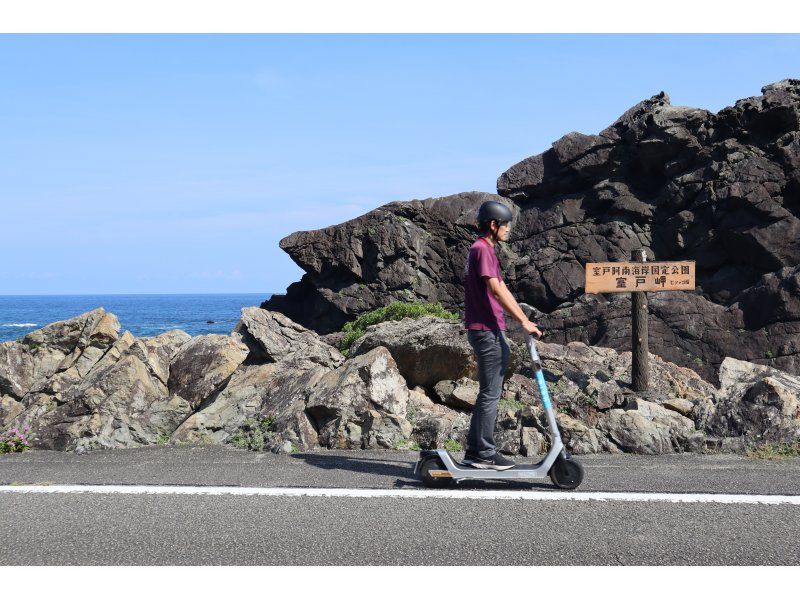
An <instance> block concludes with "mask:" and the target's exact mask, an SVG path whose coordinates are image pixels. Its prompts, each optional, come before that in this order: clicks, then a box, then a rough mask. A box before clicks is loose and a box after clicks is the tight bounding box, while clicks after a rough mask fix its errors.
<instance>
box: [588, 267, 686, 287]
mask: <svg viewBox="0 0 800 598" xmlns="http://www.w3.org/2000/svg"><path fill="white" fill-rule="evenodd" d="M693 289H694V262H599V263H595V264H586V292H587V293H634V292H637V291H647V292H654V291H691V290H693Z"/></svg>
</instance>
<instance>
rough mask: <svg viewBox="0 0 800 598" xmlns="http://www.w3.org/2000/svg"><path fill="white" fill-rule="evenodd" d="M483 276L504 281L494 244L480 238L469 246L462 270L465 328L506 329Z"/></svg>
mask: <svg viewBox="0 0 800 598" xmlns="http://www.w3.org/2000/svg"><path fill="white" fill-rule="evenodd" d="M484 276H488V277H489V278H496V279H497V280H500V281H502V280H503V277H502V276H501V275H500V261H499V260H498V259H497V254H495V252H494V247H492V246H491V245H489V242H488V241H487V240H486V239H484V238H483V237H481V238H479V239H478V240H477V241H475V242H474V243H473V244H472V247H470V248H469V256H468V257H467V266H466V268H465V269H464V327H465V328H467V329H468V330H505V329H506V319H505V317H504V315H503V306H502V305H500V302H499V301H498V300H497V299H496V298H495V296H494V295H493V294H492V292H491V291H490V290H489V287H488V286H487V285H486V281H484V280H483V277H484Z"/></svg>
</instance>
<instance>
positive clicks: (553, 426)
mask: <svg viewBox="0 0 800 598" xmlns="http://www.w3.org/2000/svg"><path fill="white" fill-rule="evenodd" d="M528 350H530V352H531V359H533V370H534V373H535V375H536V384H537V385H538V386H539V394H540V395H541V396H542V405H543V406H544V409H545V412H546V413H547V424H548V426H549V427H550V432H551V433H552V435H553V441H555V440H556V439H558V441H559V443H560V442H561V433H560V432H559V431H558V424H557V423H556V416H555V413H553V404H552V403H551V402H550V392H549V391H548V390H547V384H545V381H544V372H542V361H541V359H540V358H539V352H538V351H537V350H536V341H535V340H534V338H533V335H532V334H531V335H529V336H528Z"/></svg>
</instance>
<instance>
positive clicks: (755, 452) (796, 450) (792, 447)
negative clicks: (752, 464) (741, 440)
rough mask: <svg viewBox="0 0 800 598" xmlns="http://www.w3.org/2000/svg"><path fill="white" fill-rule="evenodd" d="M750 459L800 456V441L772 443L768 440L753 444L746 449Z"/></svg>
mask: <svg viewBox="0 0 800 598" xmlns="http://www.w3.org/2000/svg"><path fill="white" fill-rule="evenodd" d="M745 455H746V456H747V458H748V459H767V460H769V461H780V460H781V459H790V458H792V457H800V442H794V443H791V444H789V443H785V442H783V443H772V442H768V443H766V444H762V445H759V446H753V447H750V448H748V449H747V450H746V451H745Z"/></svg>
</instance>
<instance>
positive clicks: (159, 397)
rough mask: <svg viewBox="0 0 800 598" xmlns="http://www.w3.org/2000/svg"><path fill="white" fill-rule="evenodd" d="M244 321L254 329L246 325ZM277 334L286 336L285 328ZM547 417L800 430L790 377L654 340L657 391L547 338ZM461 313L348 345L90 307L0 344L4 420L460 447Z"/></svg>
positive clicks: (214, 439)
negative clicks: (155, 326) (124, 318)
mask: <svg viewBox="0 0 800 598" xmlns="http://www.w3.org/2000/svg"><path fill="white" fill-rule="evenodd" d="M247 335H249V336H247ZM281 339H295V340H294V341H293V342H291V343H288V344H287V343H283V342H282V341H281ZM539 349H540V354H541V356H542V360H543V365H544V369H545V372H546V377H547V380H548V384H549V386H550V390H551V394H552V396H553V402H554V406H555V408H556V410H557V419H558V423H559V426H560V428H561V431H562V434H563V437H564V440H565V444H566V445H567V447H568V448H569V450H571V451H573V452H575V453H578V454H581V453H593V452H602V451H606V452H619V451H624V452H634V453H643V454H663V453H672V452H682V451H706V450H741V449H743V448H745V447H747V446H751V445H755V444H760V443H763V442H787V443H791V442H797V441H800V377H798V376H793V375H791V374H787V373H785V372H782V371H779V370H776V369H774V368H771V367H767V366H762V365H756V364H751V363H747V362H743V361H739V360H735V359H732V358H726V359H725V360H724V362H723V364H722V367H721V369H720V371H719V374H718V376H719V379H720V380H721V387H720V388H716V387H714V386H713V385H711V384H709V383H708V382H706V381H705V380H703V379H702V378H701V377H700V376H699V375H698V374H697V373H695V372H694V371H693V370H691V369H688V368H683V367H680V366H677V365H675V364H673V363H670V362H667V361H664V360H662V359H661V358H659V357H658V356H655V355H653V356H651V358H652V369H653V375H652V376H651V379H652V381H653V384H652V389H651V390H650V391H649V392H647V393H634V392H632V391H631V388H630V362H631V355H630V353H629V352H622V353H619V352H617V351H615V350H614V349H611V348H605V347H590V346H588V345H586V344H584V343H581V342H570V343H568V344H566V345H560V344H551V343H540V345H539ZM526 351H527V349H526V348H525V347H523V346H520V345H518V344H516V343H514V342H513V341H512V355H513V356H514V359H515V364H514V367H513V368H510V369H509V372H508V375H507V379H506V382H505V386H504V392H503V398H502V400H501V402H500V407H499V413H498V419H497V429H496V439H497V442H498V448H499V449H500V450H502V451H503V452H506V453H509V454H517V453H519V454H523V455H528V456H534V455H537V454H540V453H542V452H544V451H546V450H547V448H548V446H549V435H548V431H547V424H546V418H545V417H544V413H543V411H542V408H541V406H540V400H539V395H538V388H537V386H536V384H535V382H534V381H533V378H532V375H533V373H532V371H531V369H530V366H531V364H530V357H529V356H528V355H527V353H526ZM475 377H476V371H475V364H474V357H473V355H472V352H471V350H470V349H469V345H468V344H467V341H466V338H465V336H464V335H463V334H462V330H461V327H460V324H459V323H458V322H453V321H451V320H444V319H438V318H431V317H424V318H421V319H419V320H414V319H410V318H407V319H405V320H401V321H397V322H384V323H381V324H377V325H374V326H370V327H369V328H368V329H367V331H366V334H365V335H364V336H363V337H362V338H361V339H359V340H358V341H357V342H356V343H355V344H354V345H353V347H352V350H351V355H350V356H349V357H348V358H346V359H345V358H344V356H342V355H341V353H339V351H338V350H337V349H336V348H334V347H332V346H330V345H327V344H326V343H325V342H324V341H323V340H322V339H321V338H320V337H319V336H318V335H317V334H316V333H315V332H313V331H311V330H307V329H305V328H303V327H302V326H300V325H299V324H297V323H295V322H292V321H291V320H289V319H288V318H286V317H285V316H282V315H281V314H277V313H271V312H268V311H266V310H261V309H258V308H245V309H243V310H242V320H241V321H240V322H239V324H237V326H236V328H235V329H234V331H233V332H232V333H231V335H230V336H224V335H218V334H210V335H205V336H197V337H190V336H189V335H187V334H186V333H184V332H181V331H179V330H174V331H169V332H166V333H164V334H162V335H160V336H157V337H151V338H134V337H133V336H132V335H131V334H130V333H127V332H126V333H124V334H122V335H121V336H120V335H119V323H118V321H117V319H116V317H115V316H114V315H113V314H109V313H106V312H105V311H104V310H103V309H97V310H94V311H92V312H89V313H86V314H83V315H81V316H79V317H77V318H74V319H72V320H68V321H65V322H57V323H55V324H51V325H50V326H46V327H45V328H43V329H41V330H36V331H34V332H31V333H30V334H29V335H27V336H26V337H24V338H22V339H21V340H19V341H11V342H7V343H2V344H0V432H3V431H5V430H7V429H10V428H12V427H14V426H16V427H19V428H22V427H24V426H26V425H30V426H31V427H32V430H31V434H30V436H31V437H32V438H33V445H34V446H35V447H37V448H46V449H56V450H69V451H72V450H74V451H84V450H93V449H98V448H122V447H135V446H143V445H149V444H164V443H217V444H231V443H232V444H235V445H237V446H250V447H251V448H258V449H262V448H263V449H268V450H275V451H292V450H313V449H316V448H352V449H358V448H364V449H369V448H416V447H421V448H439V447H445V446H447V447H450V448H455V447H458V446H459V445H461V446H463V445H464V443H465V439H466V434H467V430H468V427H469V414H470V410H471V409H472V406H473V405H474V402H475V397H476V395H477V383H476V381H475Z"/></svg>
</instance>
